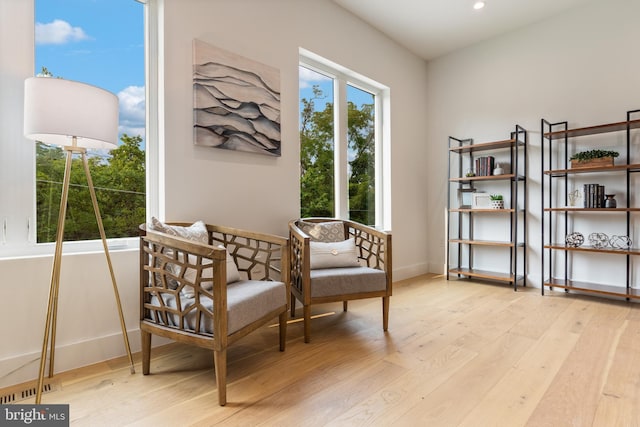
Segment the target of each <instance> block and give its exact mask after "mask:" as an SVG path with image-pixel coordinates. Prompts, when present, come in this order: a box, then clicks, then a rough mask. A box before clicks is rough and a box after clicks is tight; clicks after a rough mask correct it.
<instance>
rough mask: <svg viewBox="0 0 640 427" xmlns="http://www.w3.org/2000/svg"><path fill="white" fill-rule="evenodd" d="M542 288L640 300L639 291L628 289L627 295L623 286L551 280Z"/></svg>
mask: <svg viewBox="0 0 640 427" xmlns="http://www.w3.org/2000/svg"><path fill="white" fill-rule="evenodd" d="M543 286H547V287H550V288H560V289H567V290H570V291H572V290H573V291H579V292H588V293H592V294H599V295H609V296H616V297H625V298H638V299H640V289H629V293H627V290H626V288H625V287H624V286H612V285H602V284H599V283H589V282H579V281H576V280H564V279H551V280H546V281H545V282H544V284H543Z"/></svg>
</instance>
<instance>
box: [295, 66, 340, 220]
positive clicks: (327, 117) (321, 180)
mask: <svg viewBox="0 0 640 427" xmlns="http://www.w3.org/2000/svg"><path fill="white" fill-rule="evenodd" d="M333 108H334V93H333V79H332V78H330V77H327V76H325V75H323V74H320V73H317V72H315V71H313V70H310V69H308V68H305V67H302V66H301V67H300V215H301V216H302V217H309V216H323V217H333V216H334V215H335V194H334V164H333V158H334V136H333V135H334V124H333Z"/></svg>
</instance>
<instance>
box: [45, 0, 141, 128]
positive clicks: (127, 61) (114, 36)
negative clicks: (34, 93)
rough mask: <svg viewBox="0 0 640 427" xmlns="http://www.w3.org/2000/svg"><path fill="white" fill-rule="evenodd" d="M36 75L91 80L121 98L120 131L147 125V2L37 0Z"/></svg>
mask: <svg viewBox="0 0 640 427" xmlns="http://www.w3.org/2000/svg"><path fill="white" fill-rule="evenodd" d="M35 21H36V29H35V31H36V55H35V70H34V73H35V74H38V73H39V72H40V71H41V69H42V67H43V66H44V67H46V68H47V69H48V70H49V71H50V72H51V73H52V74H53V75H54V76H56V77H62V78H65V79H69V80H77V81H81V82H84V83H89V84H92V85H95V86H98V87H101V88H103V89H106V90H108V91H110V92H113V93H114V94H116V95H117V96H118V98H119V100H120V129H119V130H120V134H122V133H127V134H128V135H132V136H135V135H140V136H142V137H143V138H144V137H145V134H144V126H145V112H144V109H145V99H144V81H145V76H144V6H143V5H142V4H140V3H138V2H136V1H134V0H36V1H35Z"/></svg>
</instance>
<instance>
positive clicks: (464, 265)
mask: <svg viewBox="0 0 640 427" xmlns="http://www.w3.org/2000/svg"><path fill="white" fill-rule="evenodd" d="M527 142H528V134H527V131H526V130H525V129H523V128H522V127H521V126H519V125H516V126H515V130H514V131H513V132H511V134H510V138H509V139H505V140H500V141H492V142H482V143H477V144H476V143H474V141H473V139H458V138H454V137H449V189H448V192H447V195H448V196H447V224H446V244H447V250H446V265H447V269H446V270H447V273H446V276H447V280H449V279H450V278H451V276H452V275H454V276H456V277H458V278H475V279H482V280H490V281H498V282H506V283H509V284H511V285H513V289H514V290H516V289H517V285H518V283H521V284H522V285H523V286H526V235H527V233H526V208H527V195H526V193H527V192H526V175H527V157H526V156H527ZM493 154H495V155H496V156H497V157H496V158H499V156H502V157H501V158H500V164H501V166H503V167H506V168H505V173H502V174H500V175H493V174H492V171H491V169H489V170H488V171H486V173H487V175H483V176H478V175H474V176H467V173H466V171H467V170H470V169H473V168H474V165H475V160H476V159H478V158H479V157H482V156H487V155H493ZM506 169H508V170H506ZM479 190H480V191H482V190H491V191H492V192H497V193H500V192H502V193H506V195H505V196H506V197H507V200H505V202H507V203H509V206H507V207H505V208H504V209H492V208H488V207H484V206H471V205H469V204H466V203H463V197H462V195H463V194H465V193H466V194H475V193H476V192H478V193H479V192H480V191H479ZM487 194H488V193H487ZM453 195H456V196H457V197H454V196H453ZM496 219H497V224H498V225H497V226H498V227H502V228H504V227H507V230H508V233H507V234H508V236H507V238H506V239H503V240H493V239H491V240H488V239H483V238H478V237H477V234H478V233H477V232H476V229H477V228H481V227H483V226H486V224H487V222H488V220H496ZM494 226H496V225H495V222H494ZM487 249H491V250H498V251H501V255H502V256H501V258H500V259H503V258H504V260H505V262H504V263H503V268H488V267H487V266H482V265H477V264H479V263H478V262H477V261H476V258H477V255H478V252H479V251H483V250H484V251H486V250H487ZM505 251H506V253H505ZM507 260H508V261H507ZM494 267H495V266H494Z"/></svg>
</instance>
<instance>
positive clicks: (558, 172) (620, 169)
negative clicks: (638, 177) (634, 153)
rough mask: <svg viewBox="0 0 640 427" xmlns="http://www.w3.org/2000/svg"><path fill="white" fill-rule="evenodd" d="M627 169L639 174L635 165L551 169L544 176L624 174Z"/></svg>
mask: <svg viewBox="0 0 640 427" xmlns="http://www.w3.org/2000/svg"><path fill="white" fill-rule="evenodd" d="M627 169H628V170H629V171H630V172H640V164H638V163H635V164H631V165H613V166H604V167H593V168H574V169H552V170H547V171H544V174H545V175H550V176H551V177H556V178H557V177H563V176H567V175H569V174H576V173H594V172H624V171H626V170H627Z"/></svg>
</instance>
